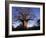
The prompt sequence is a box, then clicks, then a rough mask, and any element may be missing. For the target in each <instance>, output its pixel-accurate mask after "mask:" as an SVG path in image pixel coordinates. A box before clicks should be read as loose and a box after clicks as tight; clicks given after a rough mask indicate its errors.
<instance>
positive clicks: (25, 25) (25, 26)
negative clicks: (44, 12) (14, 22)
mask: <svg viewBox="0 0 46 38" xmlns="http://www.w3.org/2000/svg"><path fill="white" fill-rule="evenodd" d="M24 28H25V29H28V28H27V22H26V21H24Z"/></svg>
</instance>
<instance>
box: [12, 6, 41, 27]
mask: <svg viewBox="0 0 46 38" xmlns="http://www.w3.org/2000/svg"><path fill="white" fill-rule="evenodd" d="M21 8H24V7H12V17H13V18H12V19H13V23H14V24H13V26H14V27H15V26H16V27H17V26H18V25H19V24H20V23H21V22H20V23H19V21H17V22H15V21H14V20H16V17H14V16H17V15H19V11H21V10H20V9H21ZM27 8H28V9H29V13H31V12H32V13H33V14H34V15H35V16H36V19H35V20H34V21H31V20H30V24H34V23H36V21H37V20H38V19H40V8H35V7H34V8H29V7H27ZM16 23H17V24H18V25H17V24H16ZM30 24H29V26H30ZM32 26H33V25H32Z"/></svg>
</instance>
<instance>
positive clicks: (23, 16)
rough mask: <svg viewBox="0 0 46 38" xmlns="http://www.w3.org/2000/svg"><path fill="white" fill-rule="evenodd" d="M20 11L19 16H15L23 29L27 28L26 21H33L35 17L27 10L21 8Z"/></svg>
mask: <svg viewBox="0 0 46 38" xmlns="http://www.w3.org/2000/svg"><path fill="white" fill-rule="evenodd" d="M20 10H21V11H19V15H18V16H16V18H17V19H18V20H20V21H21V22H22V23H23V27H24V28H27V23H28V20H33V19H34V18H35V15H34V14H33V13H32V12H29V9H28V8H21V9H20ZM30 11H31V10H30Z"/></svg>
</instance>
